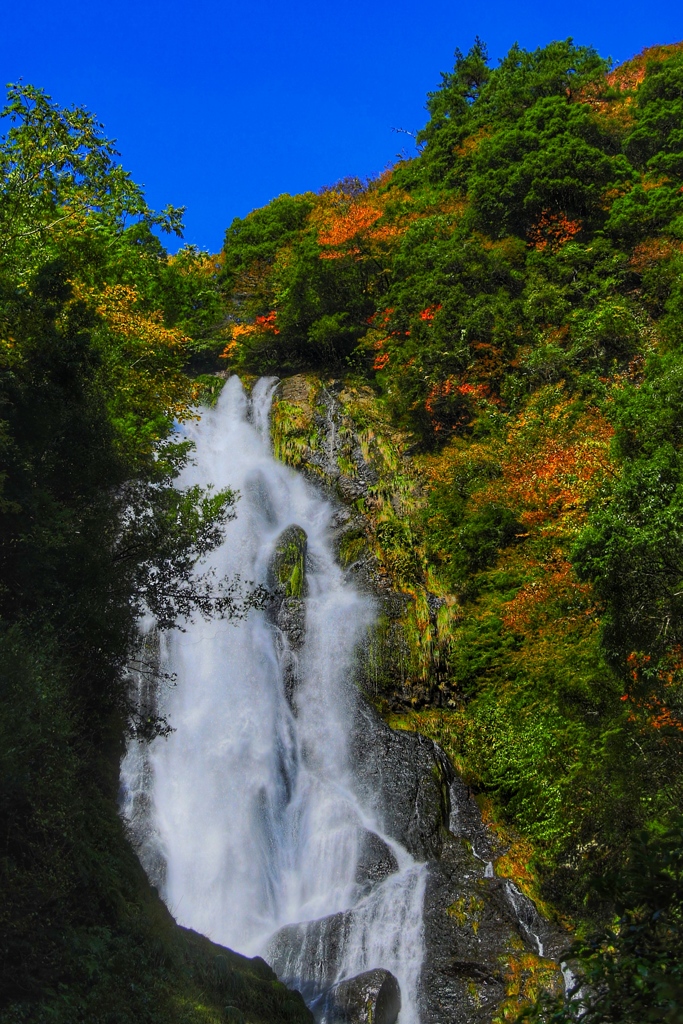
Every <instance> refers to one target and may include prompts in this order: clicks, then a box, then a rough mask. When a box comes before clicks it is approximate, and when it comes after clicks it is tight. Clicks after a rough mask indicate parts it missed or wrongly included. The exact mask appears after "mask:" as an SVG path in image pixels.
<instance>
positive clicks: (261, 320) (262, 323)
mask: <svg viewBox="0 0 683 1024" xmlns="http://www.w3.org/2000/svg"><path fill="white" fill-rule="evenodd" d="M279 333H280V329H279V327H278V326H277V311H276V310H274V309H273V310H271V311H270V313H267V314H266V315H265V316H257V317H256V319H255V321H254V323H253V324H233V325H232V327H231V329H230V341H229V342H228V344H227V345H226V346H225V348H224V349H223V351H222V352H221V354H220V357H219V358H221V359H231V358H232V356H234V355H235V354H236V352H237V349H238V347H239V340H240V338H248V337H250V336H252V335H256V334H279Z"/></svg>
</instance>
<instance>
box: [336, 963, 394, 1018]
mask: <svg viewBox="0 0 683 1024" xmlns="http://www.w3.org/2000/svg"><path fill="white" fill-rule="evenodd" d="M400 1010H401V989H400V987H399V984H398V981H397V980H396V978H395V977H394V975H393V974H392V973H391V971H385V970H383V969H382V968H376V969H375V970H374V971H364V973H363V974H357V975H356V977H355V978H348V979H347V980H346V981H341V982H339V984H338V985H334V986H333V987H332V988H331V989H330V991H329V992H328V993H327V995H326V997H325V1011H326V1017H327V1020H329V1021H330V1024H396V1020H397V1019H398V1015H399V1013H400Z"/></svg>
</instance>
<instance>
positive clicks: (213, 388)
mask: <svg viewBox="0 0 683 1024" xmlns="http://www.w3.org/2000/svg"><path fill="white" fill-rule="evenodd" d="M225 382H226V378H225V377H218V376H216V375H215V374H212V373H202V374H200V375H199V376H198V377H195V378H194V383H195V384H196V385H197V388H198V395H197V401H198V402H199V404H200V405H206V406H208V407H209V408H213V406H214V405H215V404H216V402H217V401H218V397H219V395H220V393H221V391H222V390H223V388H224V386H225Z"/></svg>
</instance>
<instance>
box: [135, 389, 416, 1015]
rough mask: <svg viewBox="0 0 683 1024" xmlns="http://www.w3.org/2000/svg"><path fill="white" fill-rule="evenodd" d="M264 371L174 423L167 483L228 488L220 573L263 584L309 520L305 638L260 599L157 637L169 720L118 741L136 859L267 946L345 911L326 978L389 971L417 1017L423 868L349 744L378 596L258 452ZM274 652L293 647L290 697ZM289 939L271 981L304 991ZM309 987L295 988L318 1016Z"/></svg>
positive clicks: (326, 521) (280, 469) (206, 927)
mask: <svg viewBox="0 0 683 1024" xmlns="http://www.w3.org/2000/svg"><path fill="white" fill-rule="evenodd" d="M273 386H274V382H273V381H272V380H267V379H264V380H261V381H259V382H258V383H257V384H256V386H255V387H254V389H253V392H252V395H251V396H250V397H248V396H247V395H246V394H245V392H244V390H243V388H242V385H241V383H240V381H239V380H238V379H237V378H236V377H232V378H231V379H230V380H229V381H228V382H227V384H226V386H225V388H224V389H223V392H222V394H221V396H220V399H219V401H218V403H217V406H216V408H215V409H213V410H210V411H205V412H204V413H203V415H202V418H201V420H200V421H199V422H197V423H195V424H191V425H190V426H189V427H188V428H187V433H188V436H189V437H190V438H191V439H192V440H193V441H194V442H195V444H196V452H195V459H194V463H193V464H192V465H191V466H188V467H187V468H186V470H185V471H184V474H183V478H182V480H181V484H183V485H190V484H194V483H200V484H202V485H206V484H207V483H212V484H214V485H215V486H216V487H218V488H222V487H226V486H229V487H231V488H233V489H236V490H239V492H240V495H241V497H240V500H239V502H238V505H237V518H236V520H235V521H234V522H233V523H232V524H230V525H229V526H228V528H227V531H226V540H225V542H224V544H223V545H222V546H221V547H220V548H219V549H217V550H216V551H215V552H214V553H213V554H212V556H211V558H210V563H211V564H212V565H214V566H215V568H216V570H217V571H218V573H220V574H222V573H225V574H227V575H228V576H232V575H234V574H235V573H239V574H240V576H241V577H242V579H244V580H253V581H254V582H256V583H265V582H266V580H267V571H268V564H269V559H270V558H271V556H272V552H273V549H274V545H275V542H276V540H277V538H278V536H279V535H280V534H281V532H282V531H283V529H285V528H286V527H287V526H289V525H291V524H297V525H298V526H300V527H302V528H303V529H304V530H305V531H306V534H307V537H308V554H307V586H308V590H307V598H306V632H305V641H304V643H303V646H302V647H301V649H300V650H298V651H296V652H292V651H288V642H287V638H286V637H285V636H283V634H282V633H281V632H280V631H279V630H278V629H277V627H276V626H274V625H273V623H272V622H271V621H270V620H269V618H268V616H267V614H266V613H265V612H252V613H251V614H250V615H249V616H248V618H247V619H246V620H244V621H241V622H239V623H231V622H223V621H212V622H208V623H207V622H204V621H202V620H199V621H197V622H195V623H186V624H185V631H184V632H180V631H175V632H173V633H172V634H170V635H168V636H166V637H165V638H164V639H163V641H162V642H161V645H160V654H159V657H160V660H161V668H162V671H163V672H167V673H169V674H175V676H176V682H175V684H174V685H172V686H167V687H165V688H162V692H161V694H160V696H159V702H160V706H159V711H160V712H161V713H163V714H164V715H166V716H167V717H168V719H169V722H170V724H171V725H172V726H173V727H174V729H175V732H173V733H172V734H171V735H170V736H169V737H168V738H167V739H157V740H155V741H154V743H153V744H152V745H151V747H147V748H146V747H144V746H143V745H141V744H138V743H136V742H132V743H131V744H130V747H129V749H128V753H127V755H126V758H125V760H124V763H123V766H122V783H123V792H124V813H126V814H127V816H128V817H129V819H130V820H131V822H132V823H133V825H134V827H136V828H138V830H140V827H141V825H140V823H141V820H142V818H144V819H145V821H144V831H145V835H144V842H142V843H141V845H140V855H141V859H142V860H143V863H144V864H145V867H146V868H147V870H148V873H149V874H150V877H151V878H152V880H154V881H156V883H157V884H158V886H159V888H160V890H161V892H162V896H163V898H164V900H165V901H166V903H167V905H168V907H169V908H170V910H171V912H172V913H173V914H174V916H175V917H176V919H177V920H178V921H179V923H181V924H183V925H186V926H188V927H191V928H194V929H195V930H197V931H200V932H202V933H204V934H205V935H208V936H209V937H210V938H211V939H213V940H214V941H216V942H219V943H222V944H224V945H227V946H229V947H231V948H233V949H236V950H238V951H239V952H242V953H245V954H247V955H256V954H259V955H265V956H266V958H268V957H267V951H268V950H269V948H270V947H271V945H272V941H273V936H275V935H276V934H277V933H278V932H279V930H280V929H282V928H283V927H284V926H286V925H297V924H301V923H302V922H315V921H316V920H318V919H321V918H327V917H329V916H330V915H340V912H349V913H347V914H346V917H345V918H344V921H345V926H344V928H343V929H342V933H343V935H342V938H341V939H339V942H340V943H341V950H340V951H339V952H338V955H337V959H336V966H335V971H334V978H333V979H332V980H333V981H339V980H341V979H343V978H347V977H352V976H354V975H355V974H358V973H360V972H361V971H365V970H369V969H371V968H375V967H383V968H386V969H388V970H390V971H391V972H392V973H393V974H394V975H395V976H396V977H397V978H398V981H399V983H400V986H401V991H402V1010H401V1015H400V1018H399V1020H400V1024H419V1012H418V988H419V977H420V971H421V965H422V959H423V948H424V942H423V935H422V903H423V895H424V886H425V871H426V869H425V867H424V865H420V864H417V863H416V862H415V861H414V860H413V858H412V857H411V856H410V855H409V854H408V852H407V851H406V850H404V849H403V848H402V847H401V846H400V845H399V844H397V843H396V842H394V841H393V840H391V839H390V838H388V837H387V836H386V835H384V834H383V833H382V832H381V829H380V827H379V826H378V824H377V820H376V818H375V817H374V815H373V812H372V809H371V808H369V807H368V806H366V805H365V804H364V802H363V800H362V799H361V798H360V797H359V796H358V792H359V791H360V788H361V787H359V786H358V785H357V784H356V780H355V778H354V770H353V765H351V764H350V763H349V755H348V750H349V742H348V741H349V735H350V730H351V729H352V728H353V727H354V720H355V719H354V708H355V706H356V701H357V700H358V694H357V691H356V689H355V687H354V685H353V670H354V659H355V651H356V648H357V645H358V643H359V641H360V640H361V639H362V637H363V635H364V634H365V632H366V631H367V629H368V627H369V625H370V624H371V623H372V620H373V616H374V614H375V610H374V607H373V605H372V602H371V601H370V599H368V598H367V597H365V596H363V595H361V594H360V593H358V592H357V591H356V590H355V589H354V587H353V586H352V585H351V584H350V583H349V581H348V580H347V579H346V578H345V575H344V573H343V572H342V570H341V569H340V568H339V566H338V565H337V563H336V561H335V557H334V553H333V548H332V543H331V534H332V521H333V515H334V509H333V508H332V506H331V505H330V503H329V502H327V501H326V500H324V499H323V498H322V497H321V496H320V494H318V493H317V492H316V491H315V489H314V488H313V487H312V486H311V485H310V484H308V483H307V482H306V481H305V480H304V478H303V477H302V476H300V475H298V474H297V473H295V472H294V471H293V470H291V469H289V468H287V467H286V466H283V465H282V464H280V463H278V462H277V461H276V460H275V459H274V458H273V456H272V454H271V450H270V443H269V434H268V417H269V409H270V402H271V397H272V391H273ZM286 657H289V658H292V657H294V658H296V659H297V661H298V666H297V675H298V679H299V684H298V688H297V691H296V695H295V701H294V706H293V707H292V706H290V703H289V702H288V700H287V697H286V694H285V687H284V681H283V665H284V661H285V658H286ZM373 833H374V834H375V835H377V836H379V838H380V839H381V840H382V842H383V843H384V844H385V845H386V847H388V848H389V849H390V850H391V853H392V854H393V857H394V862H395V865H397V870H394V871H393V872H392V873H391V874H390V875H389V877H386V878H384V879H380V880H379V881H376V882H375V883H374V884H373V885H371V886H370V887H368V884H367V883H365V884H364V883H363V881H362V879H360V880H359V876H358V866H359V862H360V860H361V857H362V853H363V849H364V844H367V839H368V835H369V834H370V835H371V834H373ZM306 927H309V926H306ZM310 927H312V928H313V927H314V926H310ZM300 931H301V930H300ZM304 931H305V928H304ZM318 933H320V930H319V929H318ZM318 933H317V934H318ZM300 945H301V944H299V946H300ZM321 953H322V955H323V957H324V956H325V950H324V949H323V950H321ZM298 955H299V954H298V953H297V950H296V948H293V949H292V951H291V955H290V956H289V958H288V961H287V972H286V973H287V979H286V980H287V982H288V983H289V984H293V985H294V986H295V987H301V988H302V989H306V985H305V984H304V983H303V981H302V982H301V984H297V981H298V980H301V979H298V978H297V971H299V972H300V974H301V975H302V976H303V974H305V972H306V965H305V964H304V963H303V962H301V963H298V962H297V956H298ZM309 982H310V979H309ZM329 983H330V978H327V979H326V982H325V984H328V985H329ZM322 986H323V982H322V981H321V982H320V984H319V985H318V986H317V988H316V984H315V982H314V984H313V987H312V988H311V986H310V984H309V987H308V990H307V991H306V994H307V998H308V999H309V1002H310V1003H311V1005H313V1006H314V1007H316V1006H317V1013H318V1016H319V1018H320V1020H321V1021H323V1022H324V1021H325V1012H326V1011H325V1009H324V1007H323V1003H322V1002H321V1000H320V995H321V989H322Z"/></svg>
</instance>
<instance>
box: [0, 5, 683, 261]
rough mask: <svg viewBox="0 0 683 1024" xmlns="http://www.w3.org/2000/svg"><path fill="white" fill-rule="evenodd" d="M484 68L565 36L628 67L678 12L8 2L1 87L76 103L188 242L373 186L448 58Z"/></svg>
mask: <svg viewBox="0 0 683 1024" xmlns="http://www.w3.org/2000/svg"><path fill="white" fill-rule="evenodd" d="M477 34H478V35H480V36H481V38H482V39H483V40H484V41H485V42H486V43H487V45H488V47H489V53H490V55H491V57H492V58H494V59H497V58H499V57H502V56H503V55H504V54H505V53H506V52H507V50H508V49H509V47H510V46H511V45H512V43H513V42H515V41H518V42H519V43H520V44H521V45H522V46H524V47H527V48H534V47H536V46H541V45H544V44H545V43H547V42H549V41H550V40H552V39H561V38H566V37H567V36H573V37H574V39H575V41H576V42H578V43H586V44H592V45H594V46H595V47H596V48H597V49H598V50H599V52H600V53H601V54H603V56H611V57H612V58H614V59H615V60H616V61H622V60H625V59H626V58H628V57H630V56H632V55H633V54H634V53H637V52H638V51H640V50H641V49H642V48H643V47H644V46H650V45H653V44H655V43H667V42H676V41H678V40H680V39H682V38H683V4H682V3H681V0H657V2H654V0H652V2H649V3H643V2H642V0H641V2H635V0H621V2H620V3H605V2H604V0H593V2H592V3H585V2H583V0H573V2H564V3H558V2H557V0H531V2H527V3H514V2H510V0H508V2H505V3H504V2H502V0H490V2H489V3H487V4H478V3H476V2H474V3H472V2H470V3H462V2H455V3H454V2H451V3H447V2H445V0H423V2H421V3H418V2H412V3H407V2H405V0H392V2H390V0H374V2H371V0H344V2H341V3H334V4H332V3H325V2H324V0H320V2H318V3H313V2H312V0H291V2H289V3H285V2H282V0H244V2H243V3H237V2H235V0H222V2H218V0H194V3H191V2H189V0H186V2H184V3H180V2H178V0H165V2H164V3H161V2H158V0H156V2H150V0H137V2H136V0H116V2H109V3H106V4H105V3H102V2H101V0H100V2H98V0H88V2H87V3H86V2H84V0H70V2H69V3H63V4H55V3H54V2H53V0H51V2H49V3H48V2H47V0H26V2H25V3H23V4H22V3H13V4H11V5H10V4H9V3H6V4H5V5H4V10H3V14H2V31H1V34H0V66H1V67H2V74H3V76H4V81H5V82H12V81H16V80H17V79H19V78H23V80H24V81H25V82H29V83H31V84H33V85H38V86H41V87H42V88H44V89H45V90H46V91H47V92H48V93H50V94H51V95H52V97H53V99H54V100H55V101H56V102H58V103H60V104H62V105H70V104H72V103H74V104H82V105H84V106H86V107H88V108H89V109H90V110H92V111H94V112H95V113H96V114H97V115H98V117H99V119H100V120H101V121H102V122H104V125H105V129H106V131H107V133H108V134H109V136H110V137H113V138H116V139H117V140H118V148H119V150H120V151H121V160H122V163H123V165H124V166H125V167H126V168H127V169H128V170H129V171H131V173H132V175H133V177H134V178H135V180H136V181H138V182H140V183H142V184H144V185H145V186H146V191H147V197H148V200H149V202H150V204H151V205H152V206H154V207H157V208H158V207H161V206H164V205H165V204H166V203H169V202H170V203H173V204H174V205H178V206H181V205H183V206H186V207H187V214H186V225H187V230H186V235H185V237H186V240H187V241H188V242H193V243H195V244H197V245H198V246H200V248H203V249H210V250H212V251H216V250H217V249H219V248H220V245H221V243H222V239H223V233H224V231H225V228H226V227H227V225H228V224H229V223H230V221H231V220H232V218H233V217H235V216H244V214H246V213H247V212H248V211H249V210H251V209H253V208H254V207H256V206H261V205H263V204H264V203H266V202H267V201H268V200H269V199H271V198H272V197H273V196H275V195H278V194H280V193H282V192H302V191H305V190H307V189H312V190H317V189H318V188H320V187H321V186H323V185H326V184H331V183H332V182H334V181H336V180H337V179H339V178H341V177H344V176H345V175H351V174H353V175H358V176H360V177H364V176H366V175H371V174H376V173H377V172H379V171H381V170H382V169H383V168H384V167H385V166H386V165H387V164H389V163H392V162H393V161H394V159H395V157H396V154H397V153H398V152H399V151H400V150H401V149H402V148H404V147H405V148H406V149H407V150H409V151H410V147H411V139H410V138H409V137H408V136H405V135H397V134H395V133H393V132H392V128H405V129H408V130H411V131H412V130H415V129H417V128H420V127H422V125H423V124H424V122H425V119H426V117H425V111H424V103H425V97H426V93H427V91H428V90H430V89H433V88H435V87H436V85H437V84H438V82H439V72H440V71H442V70H449V69H450V68H451V67H452V63H453V51H454V49H455V47H456V46H457V47H460V49H461V50H467V49H468V48H469V47H470V46H471V44H472V42H473V39H474V37H475V35H477Z"/></svg>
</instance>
